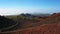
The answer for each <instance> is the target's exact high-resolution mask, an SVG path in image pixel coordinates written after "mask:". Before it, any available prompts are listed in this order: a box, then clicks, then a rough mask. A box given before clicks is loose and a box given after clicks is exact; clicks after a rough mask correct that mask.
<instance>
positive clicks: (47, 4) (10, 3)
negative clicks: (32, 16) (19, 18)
mask: <svg viewBox="0 0 60 34" xmlns="http://www.w3.org/2000/svg"><path fill="white" fill-rule="evenodd" d="M55 12H60V0H0V15H16V14H21V13H55Z"/></svg>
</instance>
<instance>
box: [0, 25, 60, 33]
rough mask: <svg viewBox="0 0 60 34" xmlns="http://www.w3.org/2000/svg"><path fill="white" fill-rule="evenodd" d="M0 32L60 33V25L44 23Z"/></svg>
mask: <svg viewBox="0 0 60 34" xmlns="http://www.w3.org/2000/svg"><path fill="white" fill-rule="evenodd" d="M0 34H60V25H58V24H46V25H41V26H38V27H32V28H27V29H24V30H17V31H12V32H4V33H3V32H1V33H0Z"/></svg>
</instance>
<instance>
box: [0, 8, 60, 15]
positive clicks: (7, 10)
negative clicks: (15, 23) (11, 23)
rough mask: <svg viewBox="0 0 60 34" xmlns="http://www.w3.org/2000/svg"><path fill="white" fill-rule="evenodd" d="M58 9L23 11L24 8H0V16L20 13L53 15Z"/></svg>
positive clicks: (59, 10)
mask: <svg viewBox="0 0 60 34" xmlns="http://www.w3.org/2000/svg"><path fill="white" fill-rule="evenodd" d="M55 12H60V9H24V8H0V15H18V14H21V13H32V14H33V13H55Z"/></svg>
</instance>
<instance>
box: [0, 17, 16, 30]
mask: <svg viewBox="0 0 60 34" xmlns="http://www.w3.org/2000/svg"><path fill="white" fill-rule="evenodd" d="M16 25H17V23H16V22H14V21H13V20H11V19H8V18H6V17H4V16H0V31H2V30H8V29H11V28H12V27H14V26H16Z"/></svg>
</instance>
